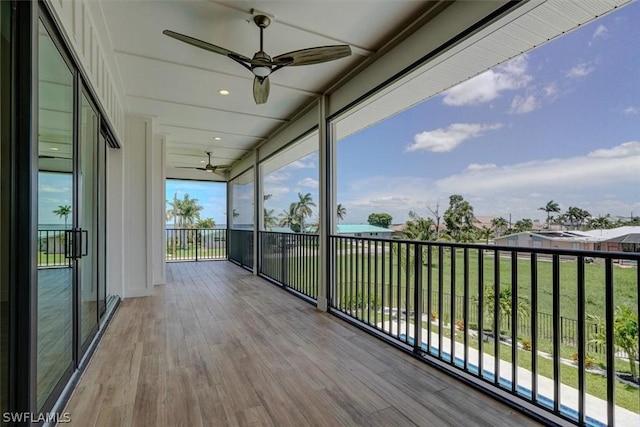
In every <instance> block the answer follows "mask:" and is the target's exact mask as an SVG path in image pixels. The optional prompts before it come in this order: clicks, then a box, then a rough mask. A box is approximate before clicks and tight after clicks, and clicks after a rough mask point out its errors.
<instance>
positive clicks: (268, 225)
mask: <svg viewBox="0 0 640 427" xmlns="http://www.w3.org/2000/svg"><path fill="white" fill-rule="evenodd" d="M262 224H263V226H264V228H265V230H267V231H271V229H272V228H273V227H275V226H276V217H275V216H274V215H273V209H270V210H267V208H264V214H263V215H262Z"/></svg>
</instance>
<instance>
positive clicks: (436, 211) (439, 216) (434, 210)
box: [427, 203, 442, 240]
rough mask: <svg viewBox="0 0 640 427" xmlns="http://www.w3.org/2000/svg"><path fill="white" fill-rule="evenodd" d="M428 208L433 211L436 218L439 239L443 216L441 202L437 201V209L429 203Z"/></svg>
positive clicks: (432, 213) (437, 237)
mask: <svg viewBox="0 0 640 427" xmlns="http://www.w3.org/2000/svg"><path fill="white" fill-rule="evenodd" d="M427 210H428V211H429V212H431V215H433V217H434V218H435V219H436V240H438V239H439V238H440V219H441V218H442V216H441V215H440V203H436V207H435V209H434V208H432V207H431V206H429V204H428V203H427Z"/></svg>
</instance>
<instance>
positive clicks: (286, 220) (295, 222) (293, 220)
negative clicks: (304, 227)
mask: <svg viewBox="0 0 640 427" xmlns="http://www.w3.org/2000/svg"><path fill="white" fill-rule="evenodd" d="M279 218H280V220H279V221H278V225H279V226H280V227H289V228H290V229H291V231H293V232H294V233H299V232H300V218H298V213H297V212H296V204H295V203H291V204H290V205H289V210H288V211H287V210H284V209H283V210H282V213H281V214H280V217H279Z"/></svg>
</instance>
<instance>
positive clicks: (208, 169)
mask: <svg viewBox="0 0 640 427" xmlns="http://www.w3.org/2000/svg"><path fill="white" fill-rule="evenodd" d="M205 153H207V156H209V162H207V165H206V166H205V167H203V168H194V167H190V166H177V168H178V169H197V170H199V171H205V172H209V173H214V172H215V173H219V172H220V170H221V169H229V168H230V167H231V166H230V165H217V166H214V165H212V164H211V151H205Z"/></svg>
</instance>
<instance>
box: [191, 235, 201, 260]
mask: <svg viewBox="0 0 640 427" xmlns="http://www.w3.org/2000/svg"><path fill="white" fill-rule="evenodd" d="M198 237H200V230H196V235H195V238H194V239H193V240H194V242H193V244H194V246H195V247H196V261H198V246H200V242H198Z"/></svg>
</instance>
